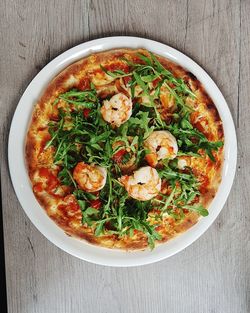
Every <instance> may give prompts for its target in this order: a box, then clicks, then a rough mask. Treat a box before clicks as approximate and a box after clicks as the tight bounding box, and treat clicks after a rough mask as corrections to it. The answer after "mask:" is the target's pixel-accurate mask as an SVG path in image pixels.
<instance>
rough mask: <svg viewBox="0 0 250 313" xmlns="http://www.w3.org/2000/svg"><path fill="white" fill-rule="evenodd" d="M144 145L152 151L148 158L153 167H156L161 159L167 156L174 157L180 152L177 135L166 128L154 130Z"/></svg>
mask: <svg viewBox="0 0 250 313" xmlns="http://www.w3.org/2000/svg"><path fill="white" fill-rule="evenodd" d="M144 147H145V148H146V149H147V150H149V151H150V153H149V154H147V155H146V160H147V162H148V164H149V165H150V166H152V167H156V165H157V163H158V161H160V160H163V159H166V158H169V159H174V158H175V157H176V155H177V152H178V146H177V141H176V139H175V137H174V136H173V135H172V134H171V133H170V132H169V131H166V130H158V131H154V132H152V134H151V135H149V137H148V138H147V139H146V140H145V142H144Z"/></svg>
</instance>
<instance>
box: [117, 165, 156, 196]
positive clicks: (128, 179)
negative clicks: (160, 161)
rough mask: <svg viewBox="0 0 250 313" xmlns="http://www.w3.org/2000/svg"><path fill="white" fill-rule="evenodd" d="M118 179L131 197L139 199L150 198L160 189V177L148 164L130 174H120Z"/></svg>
mask: <svg viewBox="0 0 250 313" xmlns="http://www.w3.org/2000/svg"><path fill="white" fill-rule="evenodd" d="M119 181H120V182H121V183H122V184H123V186H124V187H125V189H126V190H127V192H128V194H129V195H130V196H131V197H132V198H134V199H137V200H140V201H147V200H150V199H152V198H154V197H155V196H156V195H157V194H158V193H159V192H160V191H161V179H160V177H159V175H158V173H157V171H156V170H155V169H154V168H152V167H150V166H145V167H141V168H140V169H139V170H137V171H135V172H134V173H133V175H131V176H127V175H126V176H122V177H121V178H119Z"/></svg>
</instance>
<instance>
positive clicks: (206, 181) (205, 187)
mask: <svg viewBox="0 0 250 313" xmlns="http://www.w3.org/2000/svg"><path fill="white" fill-rule="evenodd" d="M199 181H200V183H201V185H200V188H199V190H200V193H201V194H205V193H207V191H208V185H209V178H208V177H207V176H205V175H203V174H201V175H200V176H199Z"/></svg>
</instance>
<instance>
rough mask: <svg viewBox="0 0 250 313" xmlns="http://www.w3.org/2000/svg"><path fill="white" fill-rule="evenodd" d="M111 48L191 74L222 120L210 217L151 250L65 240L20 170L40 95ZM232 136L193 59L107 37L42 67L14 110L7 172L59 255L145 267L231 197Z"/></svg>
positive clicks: (186, 239) (182, 244) (183, 242)
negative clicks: (218, 178) (73, 67)
mask: <svg viewBox="0 0 250 313" xmlns="http://www.w3.org/2000/svg"><path fill="white" fill-rule="evenodd" d="M114 48H132V49H138V48H145V49H148V50H150V51H152V52H153V53H156V54H159V55H162V56H163V57H166V58H168V59H170V60H172V61H174V62H176V63H178V64H180V65H181V66H183V67H184V68H186V69H187V70H189V71H190V72H192V73H193V74H194V75H195V76H196V77H197V78H198V80H199V81H200V82H201V83H202V84H203V85H204V86H205V89H206V91H207V92H208V94H209V95H210V97H211V98H212V100H213V101H214V103H215V105H216V107H217V109H218V111H219V114H220V116H221V119H222V122H223V127H224V133H225V146H224V149H225V150H224V151H225V152H224V153H225V156H224V158H225V160H224V165H223V171H222V182H221V184H220V187H219V189H218V192H217V194H216V196H215V198H214V199H213V201H212V203H211V204H210V206H209V215H208V216H207V217H205V218H201V219H200V220H199V222H198V223H197V224H196V225H194V226H193V227H192V228H191V229H189V230H188V231H186V232H185V233H183V234H181V235H179V236H177V237H176V238H174V239H172V240H170V241H169V242H167V243H165V244H162V245H159V246H158V247H156V248H155V249H154V250H153V251H150V250H146V251H135V252H125V251H119V250H111V249H106V248H101V247H97V246H94V245H91V244H88V243H87V242H85V241H81V240H78V239H75V238H72V237H69V236H67V235H66V234H65V233H64V232H63V230H62V229H60V228H59V227H58V226H57V225H56V224H55V223H54V222H53V221H52V220H51V219H50V218H49V217H48V216H47V214H46V212H45V210H44V209H43V208H42V207H41V206H40V205H39V203H38V202H37V200H36V198H35V196H34V194H33V191H32V188H31V183H30V180H29V177H28V173H27V169H26V166H25V157H24V147H25V138H26V132H27V128H28V125H29V121H30V118H31V114H32V111H33V107H34V105H35V104H36V102H37V101H38V99H39V97H40V96H41V94H42V93H43V91H44V89H45V88H46V86H47V84H48V83H49V82H50V81H51V80H52V79H53V77H55V76H56V75H57V74H58V73H59V72H61V71H62V70H63V69H64V68H66V67H67V66H68V65H69V64H71V63H73V62H75V61H77V60H79V59H81V58H84V57H86V56H88V55H90V54H92V53H96V52H100V51H104V50H109V49H114ZM236 146H237V145H236V135H235V128H234V123H233V120H232V116H231V114H230V111H229V109H228V106H227V103H226V101H225V99H224V97H223V96H222V94H221V92H220V90H219V89H218V87H217V86H216V84H215V83H214V82H213V80H212V79H211V78H210V77H209V75H208V74H207V73H206V72H205V71H204V70H203V69H202V68H201V67H200V66H199V65H198V64H197V63H195V62H194V61H193V60H191V59H190V58H189V57H187V56H185V55H184V54H183V53H181V52H179V51H177V50H175V49H173V48H171V47H169V46H167V45H164V44H161V43H159V42H156V41H152V40H148V39H143V38H137V37H108V38H102V39H97V40H93V41H89V42H86V43H83V44H80V45H78V46H76V47H74V48H72V49H70V50H68V51H66V52H64V53H63V54H61V55H59V56H58V57H57V58H55V59H54V60H53V61H51V62H50V63H49V64H48V65H46V66H45V67H44V68H43V69H42V70H41V71H40V72H39V73H38V74H37V75H36V77H35V78H34V79H33V80H32V82H31V83H30V84H29V86H28V87H27V89H26V91H25V92H24V94H23V96H22V98H21V99H20V101H19V103H18V106H17V109H16V111H15V114H14V117H13V120H12V124H11V129H10V134H9V147H8V157H9V168H10V175H11V179H12V183H13V186H14V189H15V192H16V194H17V197H18V199H19V201H20V203H21V205H22V207H23V209H24V211H25V212H26V214H27V215H28V217H29V218H30V220H31V222H32V223H33V224H34V225H35V226H36V227H37V229H38V230H39V231H40V232H41V233H42V234H43V235H44V236H45V237H47V238H48V239H49V240H50V241H51V242H53V243H54V244H55V245H56V246H58V247H59V248H61V249H63V250H64V251H66V252H68V253H70V254H72V255H74V256H76V257H78V258H80V259H83V260H86V261H89V262H93V263H97V264H102V265H109V266H136V265H143V264H149V263H153V262H156V261H160V260H162V259H165V258H168V257H170V256H171V255H173V254H175V253H177V252H179V251H181V250H183V249H184V248H186V247H187V246H189V245H190V244H191V243H192V242H194V241H195V240H196V239H198V238H199V237H200V236H201V235H202V234H203V233H204V232H205V231H206V230H207V229H208V227H209V226H210V225H211V224H212V223H213V221H214V220H215V218H216V217H217V215H218V214H219V213H220V211H221V209H222V207H223V205H224V204H225V202H226V199H227V197H228V194H229V192H230V189H231V186H232V183H233V178H234V174H235V168H236V156H237V148H236Z"/></svg>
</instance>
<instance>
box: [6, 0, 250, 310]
mask: <svg viewBox="0 0 250 313" xmlns="http://www.w3.org/2000/svg"><path fill="white" fill-rule="evenodd" d="M0 12H1V18H0V25H1V45H0V55H1V59H0V62H1V79H0V81H1V84H0V88H1V94H0V101H1V102H0V104H1V108H0V118H1V144H2V145H1V146H2V147H3V149H1V152H0V153H1V181H2V201H3V222H4V242H5V262H6V279H7V300H8V309H9V312H10V313H31V312H32V313H44V312H46V313H56V312H59V313H69V312H73V313H74V312H77V313H78V312H86V313H89V312H94V313H99V312H100V313H103V312H109V313H118V312H126V313H130V312H131V313H132V312H143V313H149V312H150V313H152V312H154V313H158V312H164V313H165V312H173V313H181V312H185V313H189V312H190V313H193V312H199V313H206V312H210V313H217V312H223V313H229V312H230V313H247V312H250V297H249V293H250V280H249V275H250V261H249V256H250V253H249V252H250V232H249V224H250V210H249V204H250V201H249V200H250V190H249V184H250V177H249V175H250V154H249V152H250V96H249V94H250V58H249V54H250V17H249V16H250V14H249V13H250V1H239V0H237V1H233V0H231V1H230V0H220V1H219V0H208V1H206V0H199V1H195V0H193V1H192V0H187V1H184V0H183V1H181V0H169V1H164V0H162V1H161V0H157V1H153V0H147V1H139V0H128V1H122V0H120V1H119V0H105V1H101V0H99V1H98V0H92V1H91V0H85V1H79V0H75V1H67V0H61V1H59V0H58V1H57V0H54V1H51V0H43V1H39V0H33V1H32V0H29V1H24V0H15V1H8V0H3V1H1V4H0ZM111 35H136V36H141V37H146V38H152V39H155V40H158V41H161V42H163V43H166V44H169V45H170V46H173V47H175V48H177V49H178V50H180V51H183V52H184V53H186V54H187V55H189V56H190V57H191V58H193V59H194V60H195V61H197V62H198V63H199V64H200V65H201V66H202V67H204V69H206V70H207V72H208V73H209V74H210V75H211V76H212V78H213V79H214V80H215V82H216V83H217V84H218V86H219V88H220V89H221V91H222V93H223V94H224V96H225V98H226V100H227V102H228V105H229V107H230V109H231V112H232V115H233V118H234V121H235V125H236V129H237V135H238V145H239V146H238V149H239V153H238V156H239V157H238V165H237V173H236V178H235V182H234V185H233V188H232V191H231V194H230V197H229V199H228V201H227V204H226V205H225V207H224V209H223V211H222V212H221V214H220V216H219V217H218V218H217V220H216V222H215V223H214V224H213V226H212V227H210V229H209V230H208V231H207V232H206V233H205V234H204V235H203V236H202V237H201V238H200V239H199V240H197V241H196V242H195V243H194V244H193V245H192V246H190V247H189V248H187V249H185V250H184V251H182V252H181V253H179V254H177V255H175V256H173V257H171V258H170V259H167V260H165V261H162V262H159V263H156V264H152V265H148V266H144V267H138V268H108V267H102V266H97V265H93V264H89V263H87V262H84V261H81V260H78V259H76V258H74V257H72V256H70V255H68V254H66V253H64V252H63V251H61V250H59V249H58V248H57V247H55V246H54V245H53V244H51V243H50V242H49V241H48V240H47V239H45V238H44V237H43V236H42V235H41V234H40V233H39V232H38V231H37V230H36V229H35V228H34V226H33V225H32V224H31V223H30V221H29V219H28V218H27V216H26V215H25V213H24V212H23V210H22V208H21V207H20V204H19V202H18V200H17V198H16V196H15V193H14V191H13V188H12V185H11V181H10V177H9V173H8V165H7V140H8V132H9V127H10V123H11V119H12V116H13V113H14V110H15V108H16V106H17V103H18V101H19V98H20V97H21V95H22V93H23V92H24V90H25V88H26V87H27V85H28V84H29V82H30V80H31V79H32V78H33V77H34V76H35V75H36V74H37V73H38V72H39V71H40V69H41V68H42V67H43V66H45V64H47V63H48V62H49V61H50V60H52V59H53V58H54V57H56V56H57V55H58V54H60V53H62V52H63V51H65V50H66V49H68V48H71V47H73V46H75V45H77V44H79V43H82V42H85V41H87V40H89V39H94V38H99V37H103V36H111Z"/></svg>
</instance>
